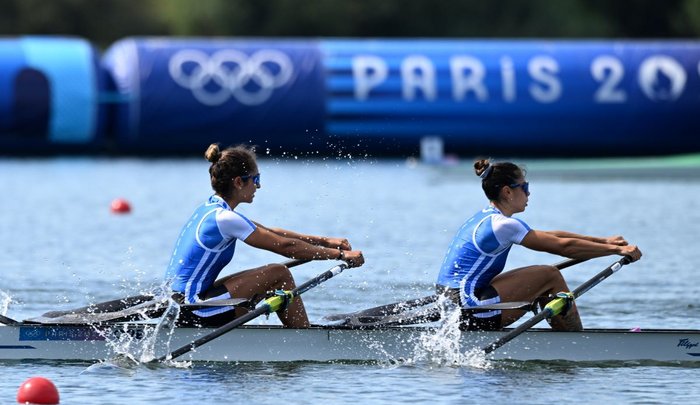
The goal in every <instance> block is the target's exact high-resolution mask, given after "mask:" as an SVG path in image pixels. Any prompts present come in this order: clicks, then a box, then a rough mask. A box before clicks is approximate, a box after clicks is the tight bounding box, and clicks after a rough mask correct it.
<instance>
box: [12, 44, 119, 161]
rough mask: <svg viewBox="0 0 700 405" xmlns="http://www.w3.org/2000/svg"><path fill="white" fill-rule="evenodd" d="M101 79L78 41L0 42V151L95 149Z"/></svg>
mask: <svg viewBox="0 0 700 405" xmlns="http://www.w3.org/2000/svg"><path fill="white" fill-rule="evenodd" d="M105 79H106V76H105V72H104V71H102V70H100V68H99V55H98V54H97V52H96V51H95V49H94V47H93V46H92V45H91V44H90V43H89V42H87V41H85V40H83V39H79V38H52V37H26V38H18V39H0V89H2V90H1V91H0V152H5V153H11V152H28V153H44V152H60V151H70V150H74V149H79V150H96V149H97V148H98V147H99V145H100V142H101V139H100V136H101V135H102V134H103V132H104V125H106V123H107V116H106V110H105V109H104V107H102V106H101V104H100V102H99V97H100V90H101V87H104V86H105V85H106V81H105ZM101 83H102V84H101Z"/></svg>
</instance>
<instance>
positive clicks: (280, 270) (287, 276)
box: [268, 264, 294, 288]
mask: <svg viewBox="0 0 700 405" xmlns="http://www.w3.org/2000/svg"><path fill="white" fill-rule="evenodd" d="M268 269H269V270H270V272H271V273H272V274H275V275H276V277H277V280H278V281H279V282H280V283H283V284H285V286H289V287H292V288H293V287H294V276H292V272H291V271H290V270H289V269H288V268H287V266H285V265H283V264H270V265H269V266H268Z"/></svg>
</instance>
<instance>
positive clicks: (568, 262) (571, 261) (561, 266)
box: [554, 259, 588, 270]
mask: <svg viewBox="0 0 700 405" xmlns="http://www.w3.org/2000/svg"><path fill="white" fill-rule="evenodd" d="M587 260H588V259H566V260H564V261H561V262H559V263H557V264H555V265H554V267H556V268H557V269H559V270H564V269H565V268H567V267H571V266H575V265H577V264H579V263H583V262H585V261H587Z"/></svg>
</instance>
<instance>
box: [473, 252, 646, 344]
mask: <svg viewBox="0 0 700 405" xmlns="http://www.w3.org/2000/svg"><path fill="white" fill-rule="evenodd" d="M631 262H632V259H630V258H629V257H627V256H625V257H623V258H622V259H620V260H618V261H616V262H615V263H613V264H611V265H610V266H609V267H608V268H606V269H605V270H603V271H601V272H600V273H598V274H596V275H595V276H594V277H593V278H591V279H590V280H588V281H586V282H585V283H583V284H581V285H580V286H578V288H576V289H575V290H574V291H573V292H571V293H563V294H561V293H560V294H558V295H557V296H558V298H555V299H553V300H551V301H550V302H549V303H548V304H547V305H545V307H544V308H543V309H542V311H541V312H540V313H539V314H537V315H535V316H533V317H532V318H530V319H528V320H527V321H525V322H523V323H522V324H520V326H518V327H517V328H515V329H513V330H512V331H510V333H508V334H507V335H505V336H503V337H501V338H500V339H498V340H496V341H495V342H493V343H491V344H489V345H487V346H485V347H484V348H483V350H484V352H485V353H486V354H488V353H491V352H493V351H494V350H496V349H498V348H499V347H501V346H503V345H505V344H506V343H508V342H510V341H511V340H513V339H515V338H516V337H518V336H519V335H520V334H522V333H523V332H525V331H526V330H528V329H530V328H532V327H533V326H535V325H537V324H538V323H540V322H541V321H542V320H544V319H546V318H551V317H553V316H556V315H559V314H560V313H561V312H562V311H563V310H565V309H567V308H568V307H569V306H570V305H571V301H573V300H576V299H577V298H578V297H580V296H582V295H583V294H585V293H586V292H587V291H588V290H590V289H591V288H593V287H595V286H596V285H598V284H599V283H600V282H601V281H603V280H605V279H606V278H608V277H610V276H611V275H612V274H613V273H615V272H616V271H618V270H620V269H621V268H622V266H624V265H626V264H629V263H631Z"/></svg>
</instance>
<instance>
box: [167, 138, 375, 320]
mask: <svg viewBox="0 0 700 405" xmlns="http://www.w3.org/2000/svg"><path fill="white" fill-rule="evenodd" d="M204 156H205V157H206V159H207V160H208V161H209V162H211V166H210V167H209V175H210V178H211V186H212V188H213V189H214V193H215V194H214V195H212V196H211V197H209V198H208V199H207V201H205V202H204V203H203V204H202V205H200V206H199V207H198V208H197V209H196V210H195V211H194V213H193V214H192V217H191V218H190V219H189V220H188V221H187V223H186V224H185V226H184V228H183V229H182V232H181V233H180V237H179V238H178V240H177V243H176V244H175V249H174V252H173V255H172V259H171V261H170V265H169V266H168V270H167V272H166V278H167V279H168V280H172V290H173V291H174V292H175V293H176V296H177V297H178V298H179V300H180V301H182V302H185V303H190V304H192V303H197V302H201V301H206V300H212V299H226V298H247V299H248V300H249V303H250V305H255V304H256V303H257V302H259V301H260V300H262V299H263V298H265V297H266V294H267V293H268V292H270V291H275V290H291V289H293V288H294V287H295V284H294V279H293V277H292V274H291V272H290V271H289V269H288V268H287V267H285V266H284V265H281V264H268V265H267V266H262V267H258V268H254V269H250V270H245V271H241V272H239V273H235V274H233V275H230V276H228V277H224V278H221V279H219V280H216V279H217V277H218V276H219V273H220V272H221V270H222V269H223V268H224V266H226V265H227V264H228V263H229V262H230V261H231V259H232V258H233V254H234V251H235V248H236V241H237V240H239V239H240V240H242V241H243V242H245V243H246V244H248V245H250V246H253V247H256V248H260V249H265V250H269V251H271V252H275V253H278V254H280V255H283V256H286V257H290V258H294V259H307V260H343V261H345V262H346V263H347V264H348V266H350V267H359V266H361V265H362V264H363V263H364V258H363V256H362V252H360V251H359V250H352V248H351V246H350V242H348V240H347V239H344V238H331V237H323V236H311V235H303V234H300V233H296V232H292V231H287V230H284V229H279V228H268V227H265V226H263V225H261V224H259V223H257V222H254V221H251V220H249V219H248V218H246V217H245V216H243V215H242V214H240V213H239V212H237V211H235V209H236V207H237V206H238V204H240V203H252V202H253V198H254V196H255V191H256V190H257V189H259V188H260V171H259V170H258V164H257V162H256V157H255V153H254V151H253V150H252V149H250V148H248V147H245V146H236V147H230V148H227V149H225V150H223V151H221V150H220V149H219V146H218V144H212V145H210V146H209V148H208V149H207V151H206V153H205V155H204ZM244 313H245V309H244V308H238V307H231V306H226V307H209V308H205V309H199V310H195V311H186V310H183V311H181V314H180V320H179V321H180V322H181V323H184V324H195V325H201V326H219V325H222V324H225V323H227V322H228V321H230V320H232V319H234V318H236V317H239V316H241V315H243V314H244ZM277 315H278V316H279V318H280V320H281V321H282V323H283V324H284V325H285V326H287V327H295V328H303V327H308V326H309V320H308V317H307V315H306V310H305V309H304V304H303V302H302V300H301V297H296V298H294V299H293V300H292V302H291V303H290V304H289V305H288V307H287V308H286V309H282V310H280V311H278V312H277Z"/></svg>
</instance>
